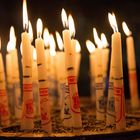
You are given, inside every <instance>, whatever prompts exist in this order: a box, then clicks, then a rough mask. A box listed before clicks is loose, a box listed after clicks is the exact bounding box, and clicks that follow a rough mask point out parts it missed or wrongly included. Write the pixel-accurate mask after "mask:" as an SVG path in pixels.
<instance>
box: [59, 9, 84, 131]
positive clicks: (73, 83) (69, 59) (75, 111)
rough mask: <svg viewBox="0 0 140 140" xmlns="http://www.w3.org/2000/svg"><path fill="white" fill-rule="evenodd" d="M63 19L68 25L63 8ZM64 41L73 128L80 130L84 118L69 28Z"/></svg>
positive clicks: (65, 31) (65, 32) (64, 35)
mask: <svg viewBox="0 0 140 140" xmlns="http://www.w3.org/2000/svg"><path fill="white" fill-rule="evenodd" d="M62 21H63V26H64V27H67V25H68V24H67V15H66V13H65V11H64V9H63V10H62ZM63 41H64V50H65V67H66V77H67V80H68V86H69V92H70V105H71V113H72V119H73V128H74V131H78V132H80V131H81V129H82V120H81V112H80V99H79V95H78V87H77V78H76V75H75V69H74V58H73V57H74V54H73V48H72V46H71V35H70V31H69V30H68V29H65V30H64V31H63Z"/></svg>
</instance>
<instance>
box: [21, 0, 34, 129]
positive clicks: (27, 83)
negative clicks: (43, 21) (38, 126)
mask: <svg viewBox="0 0 140 140" xmlns="http://www.w3.org/2000/svg"><path fill="white" fill-rule="evenodd" d="M23 18H24V19H23V22H24V24H23V25H24V28H25V30H27V27H28V17H27V6H26V1H25V0H24V1H23ZM21 38H22V66H23V105H22V119H21V129H24V130H26V129H33V128H34V109H33V108H34V107H33V91H32V56H31V54H32V53H31V41H30V37H29V34H28V33H27V32H26V31H25V32H23V33H22V35H21Z"/></svg>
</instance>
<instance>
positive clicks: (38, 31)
mask: <svg viewBox="0 0 140 140" xmlns="http://www.w3.org/2000/svg"><path fill="white" fill-rule="evenodd" d="M42 29H43V23H42V20H41V19H40V18H38V20H37V37H40V38H41V35H42Z"/></svg>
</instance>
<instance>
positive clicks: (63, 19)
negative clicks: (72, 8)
mask: <svg viewBox="0 0 140 140" xmlns="http://www.w3.org/2000/svg"><path fill="white" fill-rule="evenodd" d="M61 19H62V24H63V27H68V18H67V14H66V11H65V9H64V8H63V9H62V12H61Z"/></svg>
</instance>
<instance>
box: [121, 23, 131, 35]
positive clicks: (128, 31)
mask: <svg viewBox="0 0 140 140" xmlns="http://www.w3.org/2000/svg"><path fill="white" fill-rule="evenodd" d="M122 27H123V31H124V33H125V34H126V35H127V36H130V35H131V34H132V32H131V31H130V30H129V28H128V26H127V24H126V22H124V21H123V22H122Z"/></svg>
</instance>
